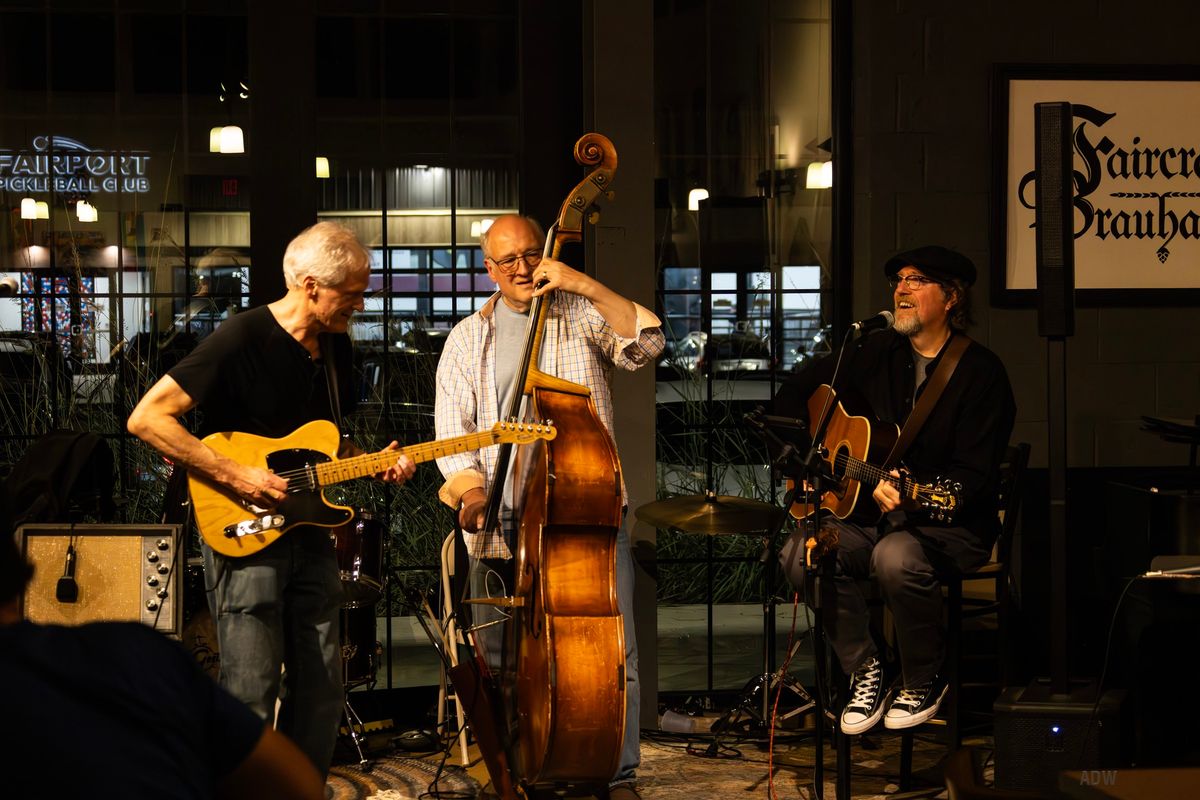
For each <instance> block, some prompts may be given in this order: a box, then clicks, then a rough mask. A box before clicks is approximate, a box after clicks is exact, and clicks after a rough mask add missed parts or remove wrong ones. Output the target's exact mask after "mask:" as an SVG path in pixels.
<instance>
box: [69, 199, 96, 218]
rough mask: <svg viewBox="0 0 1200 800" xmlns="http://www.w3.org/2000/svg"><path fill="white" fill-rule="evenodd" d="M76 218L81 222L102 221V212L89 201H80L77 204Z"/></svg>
mask: <svg viewBox="0 0 1200 800" xmlns="http://www.w3.org/2000/svg"><path fill="white" fill-rule="evenodd" d="M75 217H76V218H77V219H78V220H79V221H80V222H97V221H98V220H99V219H100V212H99V211H97V210H96V207H95V206H94V205H92V204H91V203H89V202H88V201H87V200H80V201H79V202H78V203H76V204H75Z"/></svg>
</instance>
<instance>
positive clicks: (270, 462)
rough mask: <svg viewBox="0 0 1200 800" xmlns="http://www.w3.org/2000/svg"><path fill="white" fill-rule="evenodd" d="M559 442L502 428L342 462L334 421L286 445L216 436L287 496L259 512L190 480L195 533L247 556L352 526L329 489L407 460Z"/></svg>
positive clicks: (518, 425)
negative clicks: (304, 528)
mask: <svg viewBox="0 0 1200 800" xmlns="http://www.w3.org/2000/svg"><path fill="white" fill-rule="evenodd" d="M556 434H557V432H556V431H555V429H554V427H553V426H552V425H549V424H548V423H531V422H497V423H496V424H495V425H493V426H492V428H491V430H488V431H483V432H481V433H470V434H467V435H466V436H456V437H454V438H453V439H442V440H440V441H434V442H424V443H422V444H415V445H411V446H409V447H402V448H400V449H399V450H380V451H379V452H377V453H367V454H365V455H361V456H354V457H353V458H341V459H339V458H337V457H336V454H337V450H338V442H339V441H340V438H339V436H338V431H337V428H336V427H335V426H334V424H333V423H332V422H329V421H328V420H315V421H313V422H309V423H308V424H306V425H302V426H300V427H299V428H297V429H296V430H294V431H292V432H291V433H290V434H288V435H287V436H284V437H282V438H279V439H270V438H267V437H266V436H255V435H253V434H249V433H214V434H212V435H211V436H206V437H205V438H204V443H205V444H206V445H208V446H209V447H211V448H212V449H213V450H216V451H217V452H218V453H220V454H221V455H224V456H228V457H229V458H231V459H233V460H234V461H236V462H238V463H239V464H246V465H248V466H255V467H262V468H264V469H269V470H270V471H271V472H274V473H275V474H276V475H279V476H280V477H282V478H285V479H286V480H287V482H288V488H287V494H288V496H287V498H286V499H284V500H283V501H282V502H280V504H279V505H278V506H277V507H276V508H273V509H260V508H257V507H254V506H250V505H248V504H247V503H246V502H245V501H243V500H242V499H241V498H240V497H238V496H237V495H235V494H234V493H233V492H231V491H229V490H228V489H227V488H225V487H223V486H218V485H216V484H214V483H211V482H210V481H208V480H206V479H205V478H202V477H198V476H194V475H189V476H188V492H189V493H190V494H191V498H192V508H193V510H194V511H195V516H196V526H197V527H198V528H199V529H200V535H201V536H203V537H204V541H205V542H207V543H208V546H209V547H211V548H212V549H213V550H215V551H216V552H218V553H220V554H222V555H226V556H248V555H252V554H253V553H257V552H258V551H259V550H262V549H263V548H264V547H267V546H268V545H270V544H271V543H272V542H274V541H275V540H276V539H278V538H279V537H280V536H282V535H283V534H284V533H286V532H287V531H288V530H289V529H290V528H293V527H295V526H297V525H315V526H317V527H321V528H336V527H338V526H339V525H343V524H345V523H347V522H349V521H350V518H351V517H352V516H354V510H353V509H351V508H349V507H346V506H336V505H333V504H332V503H330V502H328V501H327V500H326V499H325V495H324V493H323V491H322V490H323V489H324V487H326V486H332V485H334V484H337V483H342V482H344V481H349V480H354V479H355V478H366V477H369V476H371V475H374V474H376V473H379V472H383V471H384V470H386V469H387V468H388V467H390V466H392V465H393V464H395V463H396V458H397V457H399V456H401V455H406V456H408V457H409V458H411V459H412V460H413V461H415V462H417V463H418V464H419V463H421V462H422V461H429V460H430V459H434V458H440V457H441V456H448V455H453V454H455V453H464V452H466V451H468V450H478V449H480V448H483V447H489V446H491V445H494V444H505V443H511V444H528V443H530V442H534V441H537V440H539V439H545V440H550V439H553V438H554V437H555V435H556Z"/></svg>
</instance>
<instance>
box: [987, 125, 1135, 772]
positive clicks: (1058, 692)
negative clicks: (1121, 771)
mask: <svg viewBox="0 0 1200 800" xmlns="http://www.w3.org/2000/svg"><path fill="white" fill-rule="evenodd" d="M1071 120H1072V118H1071V104H1070V103H1037V104H1036V105H1035V106H1034V136H1035V145H1034V157H1035V167H1034V168H1035V170H1036V177H1037V184H1036V190H1035V196H1036V199H1037V206H1036V209H1035V217H1034V219H1035V226H1036V228H1037V237H1036V238H1037V297H1038V301H1037V307H1038V334H1039V335H1041V336H1044V337H1046V369H1047V373H1046V411H1047V415H1046V419H1047V433H1048V436H1047V459H1048V463H1049V473H1050V677H1049V679H1048V680H1047V679H1044V678H1039V679H1035V680H1034V681H1033V682H1031V683H1030V684H1029V685H1028V686H1021V687H1009V688H1006V689H1005V690H1004V692H1003V693H1002V694H1001V695H1000V698H999V699H998V700H997V701H996V704H995V720H996V723H995V738H996V787H997V788H1000V789H1032V790H1041V791H1053V790H1054V789H1055V788H1056V786H1057V781H1058V774H1059V773H1060V772H1062V771H1063V770H1090V769H1096V768H1098V767H1114V766H1117V764H1118V762H1119V761H1120V750H1121V743H1120V731H1121V724H1120V723H1121V720H1120V717H1121V714H1122V706H1123V701H1124V693H1123V692H1106V693H1104V694H1103V695H1101V694H1100V691H1101V689H1102V687H1100V686H1098V685H1096V684H1095V683H1092V682H1087V681H1072V680H1071V674H1070V664H1069V662H1068V648H1067V635H1068V632H1069V629H1068V626H1067V358H1066V347H1067V337H1069V336H1071V335H1072V334H1074V332H1075V238H1074V208H1073V198H1074V184H1073V172H1074V166H1073V163H1072V152H1071Z"/></svg>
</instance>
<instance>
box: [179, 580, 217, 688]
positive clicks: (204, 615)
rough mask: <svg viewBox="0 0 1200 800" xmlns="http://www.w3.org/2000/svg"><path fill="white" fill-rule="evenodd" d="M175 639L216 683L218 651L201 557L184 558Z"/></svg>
mask: <svg viewBox="0 0 1200 800" xmlns="http://www.w3.org/2000/svg"><path fill="white" fill-rule="evenodd" d="M179 638H180V641H181V642H182V643H183V646H184V649H186V650H187V651H188V652H189V653H191V654H192V658H194V659H195V660H196V664H197V665H198V666H199V667H200V669H201V670H202V671H203V672H204V673H205V674H206V675H208V676H209V677H210V678H212V679H213V680H214V681H215V680H217V679H218V678H219V677H220V673H221V650H220V648H219V647H218V646H217V626H216V624H215V623H214V622H213V618H212V612H211V611H210V610H209V607H208V590H207V584H206V583H205V581H204V559H203V558H189V559H188V563H187V572H186V573H184V576H183V631H182V632H181V633H180V635H179Z"/></svg>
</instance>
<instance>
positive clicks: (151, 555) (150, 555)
mask: <svg viewBox="0 0 1200 800" xmlns="http://www.w3.org/2000/svg"><path fill="white" fill-rule="evenodd" d="M146 560H147V561H149V562H150V563H151V564H153V563H154V562H155V561H158V553H156V552H154V551H153V550H151V551H149V552H148V553H146Z"/></svg>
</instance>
